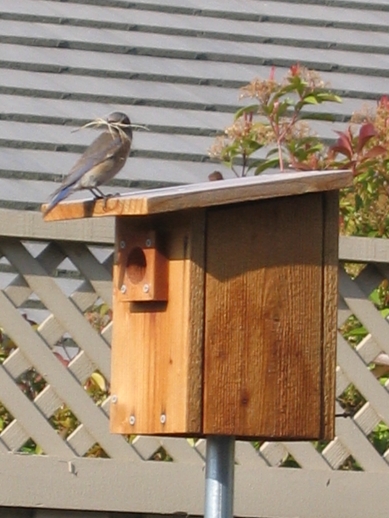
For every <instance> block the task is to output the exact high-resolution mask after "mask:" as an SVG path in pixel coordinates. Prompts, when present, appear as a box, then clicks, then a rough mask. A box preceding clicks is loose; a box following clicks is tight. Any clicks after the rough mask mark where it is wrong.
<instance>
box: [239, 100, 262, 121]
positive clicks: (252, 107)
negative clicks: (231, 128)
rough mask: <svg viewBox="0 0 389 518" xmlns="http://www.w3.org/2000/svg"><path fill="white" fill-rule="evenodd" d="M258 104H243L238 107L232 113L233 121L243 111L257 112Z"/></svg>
mask: <svg viewBox="0 0 389 518" xmlns="http://www.w3.org/2000/svg"><path fill="white" fill-rule="evenodd" d="M257 111H258V104H250V106H244V107H243V108H240V109H239V110H238V111H237V112H236V113H235V115H234V121H236V120H237V119H239V118H240V117H242V115H244V114H245V113H257Z"/></svg>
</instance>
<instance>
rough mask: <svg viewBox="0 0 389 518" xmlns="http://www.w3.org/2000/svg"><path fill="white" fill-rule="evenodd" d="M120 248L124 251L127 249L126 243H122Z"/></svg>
mask: <svg viewBox="0 0 389 518" xmlns="http://www.w3.org/2000/svg"><path fill="white" fill-rule="evenodd" d="M120 248H121V249H122V250H123V248H126V242H125V241H120Z"/></svg>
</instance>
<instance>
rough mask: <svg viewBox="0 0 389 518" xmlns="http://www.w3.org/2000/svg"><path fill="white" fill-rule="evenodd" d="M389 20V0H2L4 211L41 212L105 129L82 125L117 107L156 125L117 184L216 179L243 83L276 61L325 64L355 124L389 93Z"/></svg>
mask: <svg viewBox="0 0 389 518" xmlns="http://www.w3.org/2000/svg"><path fill="white" fill-rule="evenodd" d="M324 3H325V4H326V5H323V4H324ZM388 26H389V1H388V0H385V1H384V0H381V1H379V0H366V1H365V2H363V1H358V0H332V1H326V2H323V1H319V0H317V1H316V0H312V1H306V2H302V1H297V0H289V1H284V2H280V1H261V0H207V1H205V0H185V1H184V0H164V1H163V2H161V5H160V4H159V3H157V2H154V3H153V2H152V1H150V0H136V1H128V0H75V1H73V2H67V1H56V0H17V1H15V0H1V3H0V67H1V73H0V192H1V194H0V206H3V207H4V206H7V207H14V208H25V209H28V208H30V209H36V208H38V206H39V205H40V203H41V202H42V201H45V200H46V199H47V197H48V196H49V194H50V193H51V192H52V191H53V190H54V188H55V187H56V185H55V184H54V182H56V181H60V179H61V177H62V175H63V174H64V173H66V172H67V171H68V170H69V168H70V167H71V165H72V164H73V163H74V161H75V159H76V157H77V155H78V154H79V153H80V152H81V151H82V150H83V149H84V146H86V145H88V144H89V143H90V142H91V140H92V139H93V138H94V137H95V136H96V134H95V132H94V131H93V130H83V131H80V132H76V133H74V132H72V130H73V129H75V127H78V126H80V125H82V124H84V123H85V122H87V121H89V120H90V119H92V118H94V117H96V116H105V115H107V114H108V113H109V112H111V111H114V110H121V111H124V112H126V113H128V115H129V116H130V117H131V120H132V121H133V122H134V123H138V124H144V125H147V126H148V127H149V129H150V131H149V132H146V131H142V130H137V131H136V132H135V136H134V144H133V152H132V158H131V159H130V160H129V161H128V162H127V164H126V166H125V169H124V170H123V171H122V172H121V173H120V174H119V175H118V176H117V177H116V179H115V180H114V181H113V182H112V187H111V191H113V192H117V191H119V190H120V191H125V190H128V189H129V188H134V187H147V186H150V185H165V184H171V183H188V182H199V181H204V180H206V179H207V176H208V174H209V173H210V172H212V170H213V169H214V166H213V164H212V163H210V161H209V158H208V155H207V150H208V148H209V146H210V145H211V144H212V142H213V138H214V136H215V134H216V133H217V132H218V131H220V130H221V129H222V128H223V127H224V126H225V125H227V124H228V123H229V122H230V121H231V114H232V113H233V112H234V111H235V110H236V108H237V107H238V106H239V101H238V88H239V87H240V86H242V85H243V84H245V83H247V82H248V81H250V80H251V79H253V78H254V77H255V76H267V75H268V73H269V67H270V66H271V65H276V66H277V67H278V69H279V72H280V74H283V73H284V72H285V68H287V67H289V66H290V65H291V64H293V63H295V62H297V61H298V62H300V63H302V64H305V65H307V66H308V67H310V68H314V69H316V70H318V71H320V72H321V73H322V76H323V78H324V79H326V80H329V81H330V83H331V85H332V87H333V88H334V89H335V90H336V91H337V92H338V93H340V94H341V95H342V96H343V97H344V99H345V102H344V103H343V104H342V105H336V104H334V105H331V109H332V110H334V114H335V116H336V120H337V121H338V124H339V125H338V127H339V128H341V127H344V126H343V125H342V124H341V122H342V121H344V120H346V119H347V118H348V117H349V116H350V114H351V113H352V111H353V110H355V109H356V108H357V107H360V106H361V104H362V100H364V99H369V100H373V99H376V98H377V97H379V96H380V95H381V94H383V93H386V92H388V91H389V88H388V75H389V57H388V47H389V34H388V30H387V27H388ZM327 109H328V108H327ZM317 129H318V131H320V132H321V133H322V134H323V136H326V137H331V134H330V133H329V130H328V128H325V127H323V125H321V124H320V123H318V124H317ZM225 176H228V172H227V173H226V174H225ZM106 189H107V190H108V191H109V190H110V189H109V188H106ZM83 196H85V194H83Z"/></svg>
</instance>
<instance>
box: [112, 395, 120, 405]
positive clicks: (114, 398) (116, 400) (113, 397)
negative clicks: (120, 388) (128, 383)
mask: <svg viewBox="0 0 389 518" xmlns="http://www.w3.org/2000/svg"><path fill="white" fill-rule="evenodd" d="M117 402H118V397H117V395H116V394H114V395H113V396H111V403H113V404H114V405H115V404H116V403H117Z"/></svg>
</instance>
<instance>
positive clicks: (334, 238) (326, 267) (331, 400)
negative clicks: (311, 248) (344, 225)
mask: <svg viewBox="0 0 389 518" xmlns="http://www.w3.org/2000/svg"><path fill="white" fill-rule="evenodd" d="M323 201H324V206H323V209H324V210H323V216H324V228H323V359H322V369H323V383H322V387H321V388H322V430H321V437H322V438H323V439H327V440H329V439H333V438H334V435H335V389H336V387H335V382H336V376H335V375H336V342H337V334H338V330H337V319H338V296H339V295H338V263H339V259H338V257H339V239H338V235H339V192H338V191H330V192H326V193H323Z"/></svg>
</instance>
